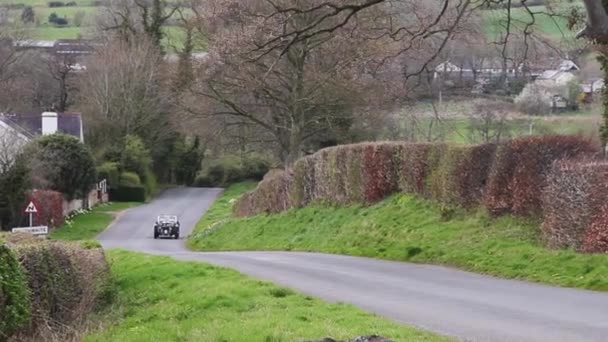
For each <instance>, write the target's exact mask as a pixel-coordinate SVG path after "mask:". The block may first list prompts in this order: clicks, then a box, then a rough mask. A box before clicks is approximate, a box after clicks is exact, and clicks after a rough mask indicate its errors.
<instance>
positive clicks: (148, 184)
mask: <svg viewBox="0 0 608 342" xmlns="http://www.w3.org/2000/svg"><path fill="white" fill-rule="evenodd" d="M143 180H144V188H145V189H146V194H148V195H153V194H154V193H155V192H156V190H157V189H158V184H157V183H156V176H154V173H153V172H152V171H151V170H146V173H145V174H144V178H143Z"/></svg>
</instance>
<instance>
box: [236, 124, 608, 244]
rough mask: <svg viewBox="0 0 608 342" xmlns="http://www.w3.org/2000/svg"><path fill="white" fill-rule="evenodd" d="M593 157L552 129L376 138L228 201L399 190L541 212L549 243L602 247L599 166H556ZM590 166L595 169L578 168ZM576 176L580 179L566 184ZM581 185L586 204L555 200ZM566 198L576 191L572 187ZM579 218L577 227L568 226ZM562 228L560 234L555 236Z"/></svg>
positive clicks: (253, 210)
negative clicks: (486, 136)
mask: <svg viewBox="0 0 608 342" xmlns="http://www.w3.org/2000/svg"><path fill="white" fill-rule="evenodd" d="M598 155H599V148H598V146H597V145H596V144H594V143H593V142H591V141H589V140H587V139H585V138H582V137H576V136H558V135H555V136H538V137H525V138H520V139H515V140H512V141H509V142H506V143H503V144H499V145H497V144H480V145H472V146H449V145H446V144H415V143H395V142H386V143H378V142H377V143H364V144H356V145H344V146H337V147H331V148H328V149H324V150H321V151H319V152H317V153H315V154H313V155H310V156H307V157H305V158H302V159H300V160H298V161H297V162H296V163H295V164H294V165H293V167H292V168H290V169H288V170H285V171H280V172H274V173H273V174H269V175H267V177H265V179H264V180H263V181H262V182H260V184H259V185H258V187H257V188H256V189H255V190H253V191H251V192H249V193H247V194H245V195H244V196H242V197H241V198H240V199H239V200H238V201H237V202H236V203H235V205H234V207H233V210H234V213H235V215H236V216H238V217H244V216H253V215H256V214H261V213H278V212H281V211H285V210H287V209H289V208H301V207H304V206H306V205H307V204H309V203H311V202H315V201H327V202H330V203H334V204H349V203H362V204H371V203H375V202H378V201H380V200H382V199H384V198H386V197H388V196H389V195H391V194H393V193H396V192H403V193H412V194H417V195H420V196H423V197H426V198H430V199H434V200H436V201H438V202H440V203H441V204H442V205H444V206H447V207H456V206H458V207H464V208H472V207H475V206H479V205H482V206H484V207H485V208H486V209H487V210H488V211H489V212H490V213H491V214H492V215H494V216H497V215H504V214H515V215H520V216H527V217H536V218H541V217H543V215H544V218H545V223H544V224H543V232H544V233H545V239H546V240H547V241H548V243H549V244H550V245H551V246H554V247H573V248H577V249H580V250H585V251H608V206H606V207H605V208H604V207H602V206H601V205H603V203H604V202H605V201H603V199H604V197H602V196H603V194H606V193H608V192H607V191H603V190H602V189H603V188H601V187H597V186H596V184H597V183H602V184H604V186H608V185H607V184H608V177H606V178H603V177H604V176H603V171H602V172H600V170H603V169H604V167H603V166H602V165H603V164H601V163H600V164H597V166H595V167H592V166H589V165H588V166H585V167H582V166H581V167H580V168H579V167H578V166H577V167H566V169H564V167H565V166H564V165H566V164H564V163H565V162H562V161H564V160H570V162H569V163H572V165H579V164H580V163H581V162H580V160H587V161H593V160H594V158H596V157H597V156H598ZM554 165H556V166H554ZM593 165H595V164H593ZM573 168H574V169H576V170H578V172H580V173H582V174H580V175H578V176H576V175H574V176H573V178H571V177H570V176H569V175H567V174H566V173H568V172H570V171H568V170H571V169H573ZM592 171H593V172H596V173H597V174H595V175H591V174H588V173H589V172H592ZM577 177H578V178H577ZM577 181H579V182H583V183H584V184H578V185H577V184H574V183H576V182H577ZM573 182H574V183H573ZM585 182H586V183H585ZM583 185H584V186H586V189H588V190H587V192H588V193H589V194H588V195H585V196H587V197H585V200H586V199H587V198H589V199H590V201H591V202H590V203H587V202H584V201H585V200H583V199H580V200H579V201H578V202H576V201H575V202H573V203H567V201H565V200H564V198H566V197H567V196H563V195H562V194H561V193H562V192H565V193H568V192H571V191H574V190H576V189H569V188H568V186H575V187H576V186H583ZM573 195H575V196H580V194H579V193H576V191H575V192H573ZM560 196H561V198H558V199H555V200H553V199H554V198H555V197H560ZM589 196H590V197H589ZM594 196H595V197H594ZM560 201H561V202H560ZM581 201H583V202H584V203H583V202H581ZM577 205H578V207H577ZM577 208H578V209H577ZM577 210H578V211H577ZM569 215H570V216H569ZM581 215H582V216H581ZM579 216H580V217H581V219H582V220H584V221H585V220H586V221H585V222H586V223H580V222H578V221H577V223H576V224H574V225H571V224H570V221H572V222H574V221H573V220H576V219H578V217H579ZM582 226H584V227H586V228H585V229H582V228H580V227H582ZM577 227H578V228H577ZM577 229H578V230H579V231H578V232H577ZM564 230H568V231H569V233H567V234H566V235H564V234H565V233H564ZM583 233H584V234H583ZM568 234H574V235H576V237H568ZM572 239H573V240H572ZM570 240H571V241H570Z"/></svg>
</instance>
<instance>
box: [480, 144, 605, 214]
mask: <svg viewBox="0 0 608 342" xmlns="http://www.w3.org/2000/svg"><path fill="white" fill-rule="evenodd" d="M598 153H599V150H598V148H597V146H596V145H595V144H593V143H592V142H591V141H589V140H586V139H582V138H580V137H576V136H563V135H554V136H534V137H526V138H521V139H515V140H511V141H509V142H507V143H505V144H503V145H501V146H500V147H499V148H498V152H497V154H496V161H495V162H494V164H493V166H492V171H491V173H490V179H489V183H488V187H487V189H486V198H485V206H486V208H488V210H489V211H490V212H491V213H492V214H494V215H502V214H516V215H525V216H530V215H535V216H538V215H540V214H541V213H542V206H541V202H542V201H541V193H542V190H543V188H544V185H545V178H546V177H547V173H548V172H549V171H550V169H551V166H552V164H553V162H555V161H556V160H560V159H569V158H574V157H585V156H587V157H591V156H594V155H596V154H598Z"/></svg>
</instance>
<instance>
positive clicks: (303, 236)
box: [188, 184, 608, 291]
mask: <svg viewBox="0 0 608 342" xmlns="http://www.w3.org/2000/svg"><path fill="white" fill-rule="evenodd" d="M247 188H248V186H243V185H242V184H239V185H236V186H235V187H232V188H229V189H228V191H227V192H226V193H225V194H224V195H223V196H222V198H220V201H218V202H217V203H216V204H214V206H213V207H212V208H211V211H210V212H211V213H213V216H209V217H207V216H205V217H203V219H202V221H201V222H200V223H199V224H198V225H197V228H196V230H195V232H194V233H193V235H192V236H191V237H190V239H189V241H188V245H189V247H190V248H192V249H195V250H205V251H221V250H293V251H314V252H326V253H338V254H346V255H355V256H365V257H374V258H382V259H390V260H399V261H410V262H417V263H433V264H443V265H450V266H455V267H458V268H461V269H465V270H469V271H474V272H478V273H485V274H491V275H496V276H500V277H504V278H515V279H524V280H530V281H535V282H542V283H547V284H552V285H558V286H567V287H578V288H585V289H592V290H602V291H606V290H608V256H607V255H588V254H579V253H576V252H574V251H571V250H549V249H546V248H544V247H543V246H542V243H541V241H539V231H538V223H537V222H531V221H526V220H522V219H518V218H513V217H502V218H499V219H496V220H494V219H490V218H489V217H488V216H487V215H486V214H485V213H484V212H482V211H474V212H465V211H459V210H456V212H455V213H454V215H453V217H451V219H449V220H446V219H444V218H442V210H441V209H440V208H439V206H438V205H436V204H435V203H432V202H431V201H427V200H423V199H419V198H416V197H414V196H411V195H403V194H399V195H395V196H392V197H390V198H388V199H386V200H385V201H383V202H381V203H379V204H377V205H375V206H371V207H362V206H348V207H334V206H330V205H311V206H309V207H306V208H303V209H293V210H290V211H287V212H285V213H282V214H278V215H270V216H266V215H262V216H257V217H253V218H246V219H233V218H230V217H229V213H230V210H229V208H228V207H229V206H230V199H231V198H234V197H236V196H237V195H238V194H237V191H236V190H239V191H244V190H246V189H247ZM213 222H220V223H219V224H217V225H215V226H214V229H213V230H211V231H207V232H205V229H206V228H207V227H209V226H211V225H212V224H213Z"/></svg>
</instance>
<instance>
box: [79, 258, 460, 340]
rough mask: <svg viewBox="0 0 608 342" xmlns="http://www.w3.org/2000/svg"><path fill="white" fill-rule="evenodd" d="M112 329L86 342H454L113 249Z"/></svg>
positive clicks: (230, 276)
mask: <svg viewBox="0 0 608 342" xmlns="http://www.w3.org/2000/svg"><path fill="white" fill-rule="evenodd" d="M108 255H109V258H110V262H111V264H112V270H113V274H114V276H115V279H116V281H117V284H118V297H117V301H116V304H115V305H114V306H113V308H112V309H111V310H109V311H108V312H106V313H105V315H104V316H103V317H102V318H103V319H104V320H105V321H107V322H111V323H110V325H109V326H107V327H106V329H104V330H103V331H101V332H96V333H93V334H92V335H90V336H88V337H86V338H85V339H84V340H85V341H277V342H278V341H290V342H292V341H298V340H301V339H313V338H314V339H318V338H321V337H324V336H328V335H329V336H332V337H335V338H352V337H354V336H358V335H361V334H373V333H377V334H382V335H384V336H388V337H391V338H393V339H394V340H395V341H447V340H448V339H447V338H444V337H440V336H437V335H434V334H431V333H427V332H423V331H421V330H418V329H414V328H410V327H405V326H402V325H399V324H397V323H393V322H391V321H388V320H385V319H382V318H379V317H376V316H374V315H372V314H368V313H365V312H363V311H360V310H358V309H356V308H355V307H353V306H350V305H344V304H328V303H325V302H322V301H320V300H317V299H313V298H311V297H306V296H303V295H300V294H297V293H295V292H292V291H291V290H288V289H284V288H280V287H277V286H275V285H272V284H270V283H266V282H261V281H257V280H253V279H250V278H247V277H245V276H243V275H241V274H239V273H237V272H235V271H232V270H228V269H223V268H217V267H213V266H209V265H205V264H201V263H198V262H180V261H175V260H173V259H170V258H168V257H158V256H150V255H145V254H139V253H133V252H127V251H120V250H113V251H110V252H109V253H108Z"/></svg>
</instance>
